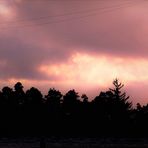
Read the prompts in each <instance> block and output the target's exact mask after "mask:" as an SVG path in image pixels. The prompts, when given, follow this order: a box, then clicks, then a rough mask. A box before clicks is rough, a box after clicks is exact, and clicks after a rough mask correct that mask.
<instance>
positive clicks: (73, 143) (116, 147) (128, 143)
mask: <svg viewBox="0 0 148 148" xmlns="http://www.w3.org/2000/svg"><path fill="white" fill-rule="evenodd" d="M0 148H40V138H1V139H0ZM46 148H148V138H55V137H51V138H46Z"/></svg>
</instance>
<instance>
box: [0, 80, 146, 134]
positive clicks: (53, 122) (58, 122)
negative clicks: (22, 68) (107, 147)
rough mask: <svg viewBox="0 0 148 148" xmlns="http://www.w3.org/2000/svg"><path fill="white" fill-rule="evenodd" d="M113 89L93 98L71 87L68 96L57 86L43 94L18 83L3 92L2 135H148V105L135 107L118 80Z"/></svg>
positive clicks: (0, 108)
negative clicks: (24, 88)
mask: <svg viewBox="0 0 148 148" xmlns="http://www.w3.org/2000/svg"><path fill="white" fill-rule="evenodd" d="M113 85H114V87H113V88H110V89H109V90H108V91H106V92H101V93H100V94H99V95H98V96H96V97H95V98H94V99H93V100H92V101H89V99H88V97H87V95H85V94H83V95H82V96H79V94H78V93H77V92H76V91H75V90H69V91H68V92H67V93H66V94H65V95H62V93H61V92H60V91H58V90H56V89H54V88H51V89H49V91H48V94H47V95H45V96H43V95H42V93H41V92H40V91H39V90H38V89H37V88H34V87H32V88H30V89H29V90H27V91H26V92H24V90H23V85H22V84H21V83H20V82H18V83H16V84H15V86H14V89H12V88H10V87H3V88H2V90H1V91H0V136H3V135H49V136H51V135H61V136H64V135H65V136H71V135H76V136H77V135H82V136H86V135H87V136H96V135H97V136H148V105H146V106H141V105H140V104H139V103H138V104H137V107H136V108H133V106H132V102H130V101H129V97H128V96H127V95H126V93H125V92H122V88H123V87H124V85H123V84H122V83H120V82H119V81H118V80H117V79H115V80H114V81H113Z"/></svg>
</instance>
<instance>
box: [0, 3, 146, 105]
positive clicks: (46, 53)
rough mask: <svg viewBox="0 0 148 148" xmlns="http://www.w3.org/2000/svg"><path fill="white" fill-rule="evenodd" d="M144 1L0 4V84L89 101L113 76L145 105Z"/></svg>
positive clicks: (110, 84) (104, 87) (106, 85)
mask: <svg viewBox="0 0 148 148" xmlns="http://www.w3.org/2000/svg"><path fill="white" fill-rule="evenodd" d="M147 7H148V1H145V0H106V1H104V0H91V1H90V0H86V1H84V0H0V68H1V72H0V82H1V83H0V86H1V87H3V86H4V85H10V86H12V85H14V83H15V82H17V81H22V82H23V84H24V86H25V88H26V89H27V88H29V87H30V86H32V85H33V86H36V87H38V88H40V89H41V90H42V91H43V92H46V93H47V90H48V88H50V87H55V88H57V89H60V90H61V91H62V92H66V91H67V90H69V89H72V88H75V89H76V90H77V91H78V92H80V93H87V94H88V96H89V97H90V98H93V97H94V96H95V95H97V94H98V93H99V91H100V90H107V89H108V87H111V86H112V81H113V79H114V78H116V77H117V78H119V79H120V80H121V81H122V82H123V83H124V84H125V89H126V91H127V93H128V94H129V95H130V96H131V99H132V101H133V102H134V103H137V102H140V103H147V102H148V91H147V89H148V15H147V14H148V9H147Z"/></svg>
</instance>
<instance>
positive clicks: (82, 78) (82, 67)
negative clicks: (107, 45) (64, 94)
mask: <svg viewBox="0 0 148 148" xmlns="http://www.w3.org/2000/svg"><path fill="white" fill-rule="evenodd" d="M129 63H130V64H129ZM145 67H148V61H147V60H144V59H139V61H137V60H134V59H123V58H117V57H107V56H91V55H88V54H84V53H76V54H74V55H73V56H72V57H71V58H70V59H69V62H68V63H62V64H55V65H54V64H53V65H41V66H40V68H39V71H40V72H42V73H45V74H46V75H48V76H52V75H54V76H56V78H57V80H58V82H59V83H63V84H64V83H65V84H67V85H72V86H80V87H82V86H83V85H84V84H85V85H86V86H87V87H91V86H98V87H100V86H101V87H108V85H109V84H110V83H111V82H112V80H113V79H114V78H116V77H118V78H120V79H121V80H123V81H124V82H125V83H131V82H139V81H141V82H143V81H145V80H148V69H146V68H145ZM58 82H57V83H58Z"/></svg>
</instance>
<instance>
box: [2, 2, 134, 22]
mask: <svg viewBox="0 0 148 148" xmlns="http://www.w3.org/2000/svg"><path fill="white" fill-rule="evenodd" d="M122 4H131V2H130V3H122ZM120 5H121V4H120ZM120 5H112V6H109V7H101V8H96V9H87V10H81V11H75V12H69V13H65V14H58V15H48V16H41V17H37V18H31V19H30V20H31V21H36V20H37V21H38V20H44V19H47V18H56V17H63V16H69V15H74V14H80V13H90V12H94V11H99V10H104V9H110V8H113V7H118V6H120ZM26 21H28V20H25V19H20V20H15V21H5V22H3V23H0V24H10V23H18V22H26Z"/></svg>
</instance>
